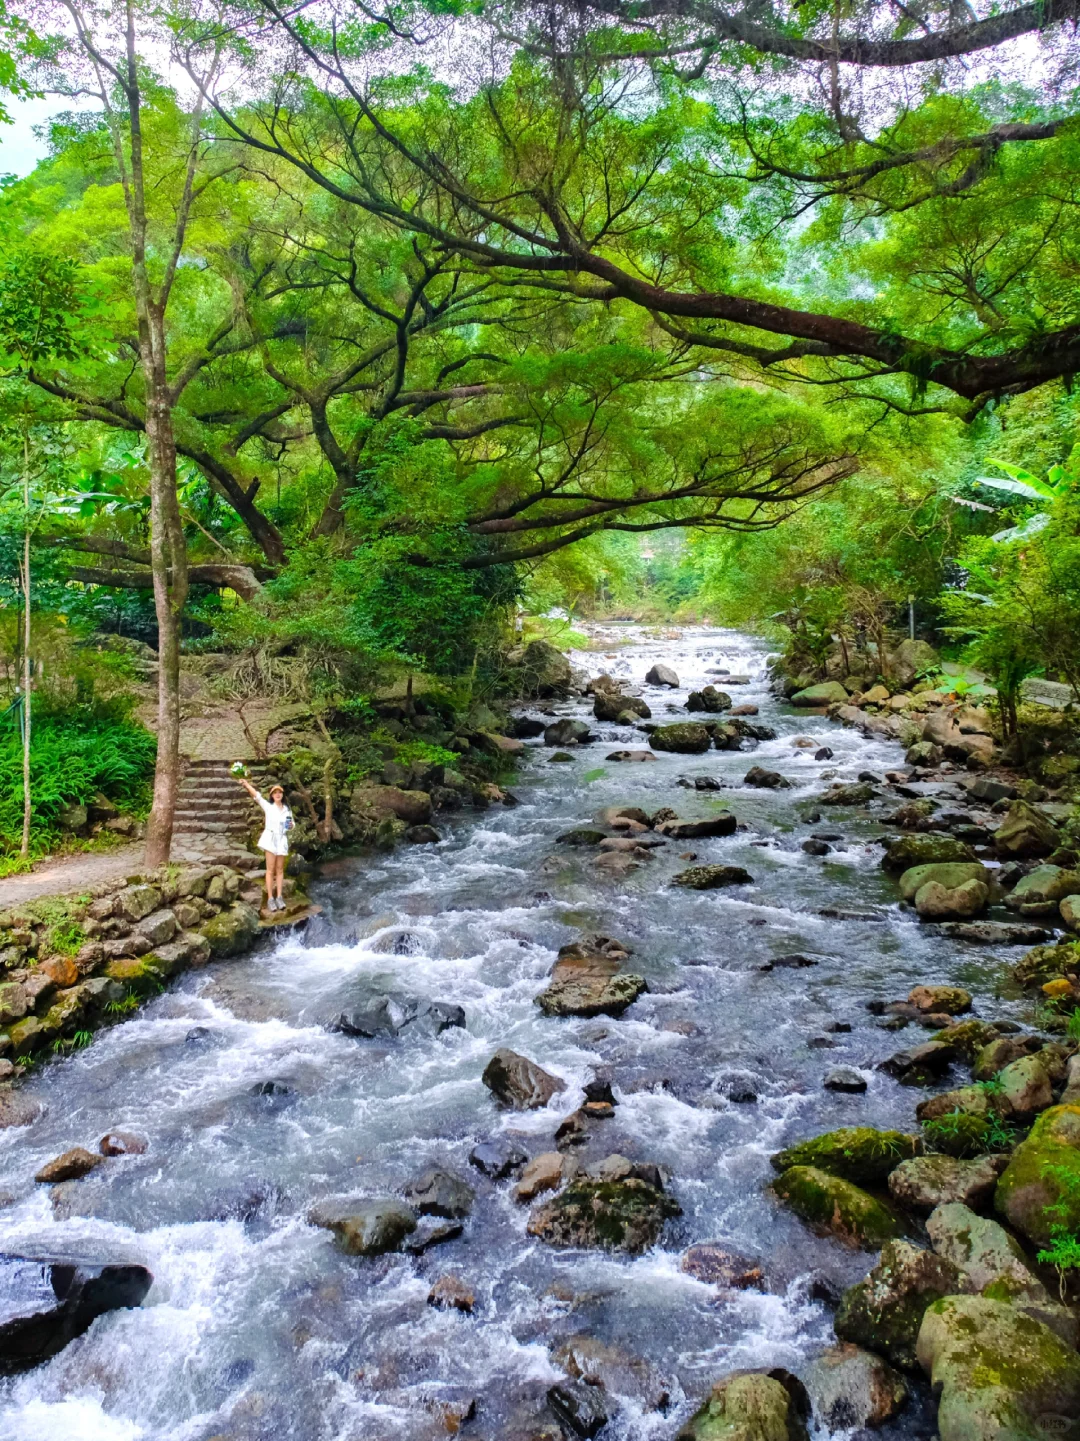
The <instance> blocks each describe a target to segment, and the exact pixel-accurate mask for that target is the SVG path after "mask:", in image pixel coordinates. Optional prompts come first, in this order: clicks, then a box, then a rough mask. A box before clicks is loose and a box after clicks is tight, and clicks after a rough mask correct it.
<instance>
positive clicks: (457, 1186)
mask: <svg viewBox="0 0 1080 1441" xmlns="http://www.w3.org/2000/svg"><path fill="white" fill-rule="evenodd" d="M401 1194H402V1195H403V1196H404V1198H405V1200H406V1201H407V1202H408V1203H409V1205H410V1206H411V1207H412V1208H413V1210H414V1211H417V1212H418V1213H419V1214H420V1215H421V1216H445V1217H446V1218H447V1219H448V1220H451V1221H459V1220H461V1219H463V1218H464V1217H465V1216H467V1215H468V1214H469V1212H470V1211H471V1210H472V1206H473V1202H474V1201H475V1200H476V1192H475V1191H474V1190H473V1188H472V1187H471V1186H470V1185H469V1184H468V1183H467V1182H465V1181H463V1180H462V1179H461V1177H460V1176H455V1175H454V1174H453V1172H451V1171H440V1170H431V1171H425V1172H424V1174H423V1175H422V1176H418V1177H417V1178H416V1180H415V1181H410V1182H409V1183H408V1184H407V1185H405V1186H403V1187H402V1192H401Z"/></svg>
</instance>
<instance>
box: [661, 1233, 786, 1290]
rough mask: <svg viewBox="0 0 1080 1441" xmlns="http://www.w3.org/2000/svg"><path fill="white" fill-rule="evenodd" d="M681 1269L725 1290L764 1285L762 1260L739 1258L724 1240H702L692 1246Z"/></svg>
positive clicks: (681, 1263) (699, 1279)
mask: <svg viewBox="0 0 1080 1441" xmlns="http://www.w3.org/2000/svg"><path fill="white" fill-rule="evenodd" d="M679 1270H680V1271H685V1272H686V1274H687V1275H688V1276H693V1277H694V1279H695V1280H696V1281H704V1282H705V1283H706V1285H709V1286H719V1287H720V1288H721V1289H722V1290H725V1291H746V1290H748V1289H750V1288H751V1287H760V1286H762V1285H763V1283H764V1280H765V1276H764V1272H763V1270H762V1267H761V1262H760V1261H755V1260H751V1259H750V1258H749V1257H748V1256H742V1255H740V1254H739V1252H738V1251H733V1250H732V1249H731V1247H730V1246H727V1245H725V1243H724V1242H723V1241H700V1242H698V1244H697V1245H696V1246H691V1247H690V1248H689V1249H688V1250H686V1251H684V1252H683V1255H682V1260H681V1261H680V1262H679Z"/></svg>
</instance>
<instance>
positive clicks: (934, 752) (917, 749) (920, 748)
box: [904, 741, 945, 770]
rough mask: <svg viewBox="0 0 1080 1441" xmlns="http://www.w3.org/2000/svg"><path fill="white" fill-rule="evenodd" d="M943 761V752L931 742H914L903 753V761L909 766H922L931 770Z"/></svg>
mask: <svg viewBox="0 0 1080 1441" xmlns="http://www.w3.org/2000/svg"><path fill="white" fill-rule="evenodd" d="M944 759H945V752H944V751H943V750H942V749H941V747H940V746H939V745H935V744H934V742H933V741H916V742H915V744H914V745H912V746H908V748H907V750H906V751H905V752H904V761H905V763H906V764H907V765H909V766H923V767H925V768H926V769H928V770H929V769H932V768H933V767H935V766H939V765H940V764H941V762H942V761H943V760H944Z"/></svg>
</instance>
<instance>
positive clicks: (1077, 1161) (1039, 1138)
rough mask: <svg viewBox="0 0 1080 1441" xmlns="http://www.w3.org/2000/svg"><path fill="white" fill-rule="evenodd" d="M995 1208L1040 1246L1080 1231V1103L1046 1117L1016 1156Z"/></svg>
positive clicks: (1000, 1185)
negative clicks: (1055, 1237)
mask: <svg viewBox="0 0 1080 1441" xmlns="http://www.w3.org/2000/svg"><path fill="white" fill-rule="evenodd" d="M994 1206H995V1208H996V1209H997V1211H998V1212H999V1213H1000V1214H1001V1215H1002V1216H1004V1217H1005V1219H1006V1220H1007V1221H1008V1222H1009V1224H1010V1225H1011V1226H1013V1227H1014V1228H1015V1229H1016V1230H1017V1231H1019V1232H1020V1233H1021V1234H1022V1235H1024V1236H1026V1237H1027V1238H1028V1240H1029V1241H1033V1242H1034V1243H1035V1244H1036V1245H1038V1246H1045V1245H1047V1243H1048V1242H1049V1241H1051V1240H1052V1239H1053V1237H1054V1235H1055V1234H1065V1235H1068V1234H1073V1235H1076V1234H1077V1233H1080V1104H1077V1105H1072V1104H1070V1105H1063V1106H1054V1107H1052V1108H1051V1109H1050V1110H1048V1111H1044V1112H1043V1113H1042V1115H1041V1116H1040V1117H1039V1119H1038V1120H1037V1121H1036V1122H1035V1124H1034V1126H1033V1127H1032V1128H1031V1133H1030V1134H1029V1136H1028V1137H1027V1139H1026V1140H1025V1141H1022V1142H1021V1143H1020V1145H1019V1146H1017V1148H1016V1150H1015V1151H1014V1152H1013V1155H1012V1159H1011V1160H1010V1162H1009V1164H1008V1166H1007V1167H1006V1169H1005V1173H1004V1175H1003V1176H1002V1177H1001V1180H1000V1181H999V1182H998V1186H997V1191H996V1193H995V1195H994Z"/></svg>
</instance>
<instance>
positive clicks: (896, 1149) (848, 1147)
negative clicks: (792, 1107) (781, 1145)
mask: <svg viewBox="0 0 1080 1441" xmlns="http://www.w3.org/2000/svg"><path fill="white" fill-rule="evenodd" d="M921 1150H922V1141H921V1139H920V1138H919V1137H918V1136H909V1135H905V1134H904V1132H903V1131H875V1130H874V1129H873V1127H872V1126H844V1127H842V1128H841V1129H840V1130H838V1131H827V1132H826V1133H825V1134H824V1135H823V1136H815V1137H814V1138H813V1139H812V1140H809V1141H798V1142H796V1144H795V1145H794V1146H788V1147H786V1148H785V1149H784V1150H783V1151H777V1152H776V1154H775V1155H773V1156H771V1157H770V1160H771V1162H772V1165H773V1167H774V1169H775V1170H777V1171H786V1170H788V1169H790V1167H792V1166H816V1167H817V1168H818V1170H821V1171H828V1172H829V1174H830V1175H832V1176H842V1177H843V1178H844V1180H845V1181H854V1182H855V1183H856V1185H860V1186H874V1185H880V1184H881V1183H882V1182H883V1181H885V1179H886V1178H887V1177H888V1175H889V1173H890V1171H892V1170H894V1168H895V1167H896V1166H897V1165H898V1164H899V1163H900V1162H901V1161H906V1160H907V1159H908V1158H909V1157H911V1156H917V1155H918V1154H919V1152H920V1151H921Z"/></svg>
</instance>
